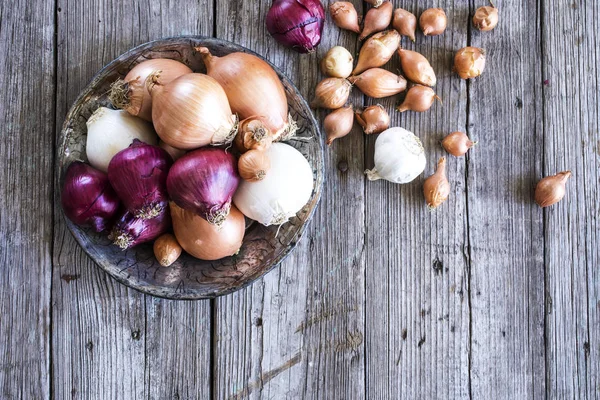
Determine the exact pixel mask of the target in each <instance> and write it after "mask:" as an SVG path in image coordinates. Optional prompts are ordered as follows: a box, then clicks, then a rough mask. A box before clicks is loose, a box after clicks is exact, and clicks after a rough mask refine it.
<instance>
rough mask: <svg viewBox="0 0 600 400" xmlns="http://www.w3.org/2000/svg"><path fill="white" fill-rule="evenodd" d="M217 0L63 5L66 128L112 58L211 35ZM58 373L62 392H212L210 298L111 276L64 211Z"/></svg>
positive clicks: (59, 237)
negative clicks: (159, 42)
mask: <svg viewBox="0 0 600 400" xmlns="http://www.w3.org/2000/svg"><path fill="white" fill-rule="evenodd" d="M212 15H213V12H212V1H210V2H209V1H205V0H203V1H201V2H195V3H194V4H188V5H185V4H181V3H172V2H153V1H146V0H139V1H135V2H127V3H121V2H119V3H117V4H111V5H107V4H106V3H104V2H101V1H95V0H89V1H85V2H73V1H64V2H63V1H59V4H58V44H59V46H58V87H59V90H58V94H57V104H58V110H57V129H60V126H61V125H62V121H63V119H64V116H65V114H66V112H67V110H68V107H70V105H71V103H72V102H73V101H74V99H75V97H76V96H77V94H78V93H79V91H80V90H81V89H82V88H83V87H84V86H85V85H86V84H87V82H88V81H89V80H90V79H91V77H92V76H93V75H94V74H95V73H96V72H97V71H98V70H99V69H100V68H101V67H102V66H103V65H104V64H106V63H108V62H110V61H111V60H112V59H114V58H115V57H116V56H118V55H119V54H121V53H122V52H125V51H127V50H128V49H130V48H131V47H133V46H135V45H138V44H141V43H143V42H146V41H148V40H151V39H156V38H160V37H164V36H173V35H178V34H209V35H210V34H211V33H212V25H213V24H212ZM56 212H57V216H59V218H57V228H56V230H55V243H56V244H55V255H54V276H53V299H54V302H53V321H52V322H53V328H54V331H53V373H54V381H53V387H54V393H55V396H56V397H57V398H66V397H70V396H73V397H76V398H114V399H117V398H127V399H129V398H142V397H143V398H151V399H159V398H160V399H162V398H165V397H169V398H171V397H173V398H174V397H176V396H180V398H207V397H208V396H209V388H210V385H209V371H210V367H209V365H210V304H209V303H208V302H197V303H191V302H169V301H164V300H159V299H153V298H150V297H146V296H144V295H142V294H140V293H138V292H135V291H133V290H130V289H128V288H126V287H124V286H122V285H120V284H119V283H117V282H116V281H114V280H112V279H111V278H110V277H108V276H107V275H105V274H104V273H103V272H102V271H101V270H100V269H99V268H98V267H97V266H96V265H95V264H94V263H93V262H92V261H91V260H90V259H89V258H88V257H87V256H85V254H84V253H83V251H82V250H81V249H80V248H79V247H78V246H77V244H76V243H75V241H74V240H73V239H72V237H71V234H70V233H69V232H68V231H66V227H65V225H64V222H63V219H62V211H61V210H60V209H59V208H58V206H57V207H56Z"/></svg>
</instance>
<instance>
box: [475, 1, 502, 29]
mask: <svg viewBox="0 0 600 400" xmlns="http://www.w3.org/2000/svg"><path fill="white" fill-rule="evenodd" d="M473 25H474V26H475V28H477V29H479V30H480V31H484V32H485V31H491V30H492V29H494V28H495V27H496V25H498V9H497V8H496V7H492V6H483V7H479V8H478V9H477V11H475V15H473Z"/></svg>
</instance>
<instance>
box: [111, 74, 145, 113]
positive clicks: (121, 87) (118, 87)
mask: <svg viewBox="0 0 600 400" xmlns="http://www.w3.org/2000/svg"><path fill="white" fill-rule="evenodd" d="M138 79H139V78H138ZM129 94H130V90H129V82H127V81H124V80H123V79H117V80H116V81H114V82H113V84H112V85H110V93H109V94H108V98H109V100H110V102H111V103H112V104H113V105H114V106H115V107H117V108H119V109H122V110H123V109H127V108H128V107H129V104H130V100H129Z"/></svg>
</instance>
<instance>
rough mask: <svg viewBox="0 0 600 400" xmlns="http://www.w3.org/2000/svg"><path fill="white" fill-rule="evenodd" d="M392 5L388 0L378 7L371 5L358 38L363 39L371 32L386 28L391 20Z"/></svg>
mask: <svg viewBox="0 0 600 400" xmlns="http://www.w3.org/2000/svg"><path fill="white" fill-rule="evenodd" d="M393 11H394V6H393V5H392V3H391V2H390V1H384V2H383V3H381V5H380V6H379V7H373V8H371V9H370V10H369V11H367V14H366V15H365V19H364V26H363V30H362V32H361V34H360V36H359V38H358V39H359V40H364V39H365V38H366V37H367V36H369V35H370V34H372V33H376V32H381V31H384V30H385V29H387V27H388V26H390V23H391V22H392V13H393Z"/></svg>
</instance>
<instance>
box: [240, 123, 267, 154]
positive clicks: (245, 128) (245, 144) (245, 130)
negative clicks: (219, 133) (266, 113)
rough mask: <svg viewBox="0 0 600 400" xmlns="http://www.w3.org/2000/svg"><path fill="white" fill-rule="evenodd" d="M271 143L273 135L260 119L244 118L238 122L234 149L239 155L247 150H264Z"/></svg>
mask: <svg viewBox="0 0 600 400" xmlns="http://www.w3.org/2000/svg"><path fill="white" fill-rule="evenodd" d="M272 142H273V134H272V133H271V131H269V128H267V126H266V124H265V123H264V122H263V121H262V118H260V117H254V118H246V119H245V120H243V121H242V122H240V126H239V128H238V133H237V135H236V136H235V140H234V143H235V147H236V148H237V149H238V150H239V151H240V153H245V152H246V151H248V150H266V149H268V148H269V146H271V143H272Z"/></svg>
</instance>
